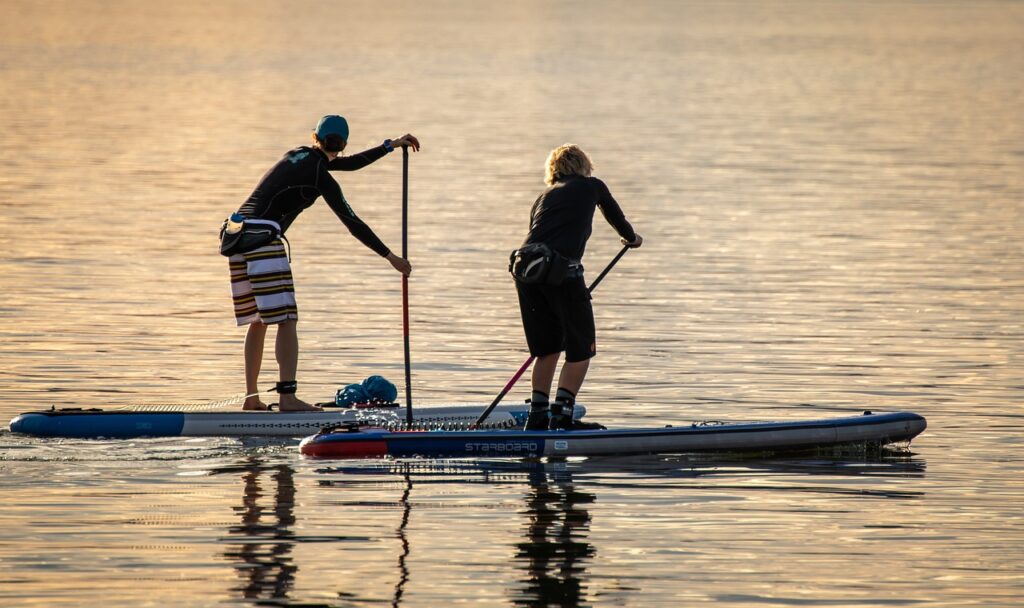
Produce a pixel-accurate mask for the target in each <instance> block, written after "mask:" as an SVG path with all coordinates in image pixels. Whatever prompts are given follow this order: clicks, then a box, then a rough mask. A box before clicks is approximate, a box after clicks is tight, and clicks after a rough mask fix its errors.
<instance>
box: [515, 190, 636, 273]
mask: <svg viewBox="0 0 1024 608" xmlns="http://www.w3.org/2000/svg"><path fill="white" fill-rule="evenodd" d="M598 207H600V208H601V211H602V213H603V214H604V216H605V219H607V220H608V223H610V224H611V225H612V226H613V227H614V228H615V229H616V230H617V231H618V232H619V233H620V234H626V235H631V234H632V233H633V229H632V227H631V226H630V225H629V222H627V221H626V217H625V215H624V214H623V213H622V209H621V208H620V207H619V204H618V203H617V202H616V201H615V198H614V197H612V194H611V192H610V191H609V190H608V186H606V185H605V183H604V182H603V181H601V180H600V179H598V178H596V177H590V176H583V175H568V176H565V177H559V179H558V181H556V182H555V183H553V184H552V185H551V186H550V187H548V189H547V190H545V191H544V192H543V193H542V194H541V195H540V196H539V197H538V198H537V201H536V202H535V203H534V205H533V208H532V209H531V210H530V232H529V234H527V236H526V240H525V241H524V243H523V244H524V245H525V244H529V243H546V244H547V245H548V246H549V247H551V248H552V249H554V250H555V251H557V252H558V253H560V254H562V255H563V256H565V257H567V258H569V259H572V260H575V261H579V260H581V259H582V258H583V253H584V251H585V250H586V247H587V239H589V238H590V234H591V232H592V229H593V223H594V210H595V209H597V208H598ZM630 240H632V239H630Z"/></svg>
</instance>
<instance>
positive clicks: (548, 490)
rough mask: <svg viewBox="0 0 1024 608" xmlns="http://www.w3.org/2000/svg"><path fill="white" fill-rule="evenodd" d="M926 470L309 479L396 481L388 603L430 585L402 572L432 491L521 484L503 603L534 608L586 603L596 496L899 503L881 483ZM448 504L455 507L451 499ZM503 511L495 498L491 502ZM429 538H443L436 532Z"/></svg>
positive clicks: (476, 470)
mask: <svg viewBox="0 0 1024 608" xmlns="http://www.w3.org/2000/svg"><path fill="white" fill-rule="evenodd" d="M925 469H926V466H925V463H924V461H923V460H920V459H918V458H915V457H912V456H911V455H909V454H905V453H902V454H892V453H882V454H875V455H871V456H868V457H865V456H863V455H862V456H861V457H859V458H857V457H849V456H845V457H839V456H837V455H835V454H817V455H814V456H807V455H804V456H794V457H790V458H785V459H773V460H765V459H739V458H713V457H693V456H662V457H653V456H638V457H628V458H623V457H615V458H592V459H587V460H580V461H527V460H524V461H497V460H496V461H462V460H450V461H443V460H436V461H399V462H394V461H373V462H353V463H346V464H343V465H341V466H334V467H328V468H320V469H317V470H316V473H317V474H319V475H320V476H321V477H320V479H318V482H317V483H318V485H319V486H320V487H323V488H330V487H337V488H343V489H344V490H345V493H346V496H348V500H349V501H354V503H353V502H350V503H349V504H361V503H363V502H364V500H363V499H362V498H358V499H355V498H354V497H355V495H356V494H357V493H358V494H359V495H362V494H363V493H364V492H366V491H371V488H372V489H379V488H380V485H379V484H380V483H381V482H382V481H387V480H388V479H392V480H395V479H397V480H400V481H401V488H402V489H401V497H400V498H399V499H398V500H397V502H396V503H390V504H393V505H397V506H399V507H400V508H401V511H400V513H401V515H400V517H395V521H394V526H395V528H394V529H395V530H396V532H395V536H394V537H395V538H397V539H398V540H399V542H400V549H399V550H398V554H397V556H396V557H395V558H394V561H392V563H397V572H396V573H395V575H394V577H388V578H389V579H390V580H392V581H394V590H393V594H392V599H391V603H392V606H395V607H397V606H400V605H402V602H403V598H405V597H406V595H407V591H408V589H407V587H408V586H409V585H410V584H412V585H414V587H415V588H417V589H420V590H422V589H423V588H424V587H423V586H424V585H426V587H427V588H429V587H430V585H431V581H426V580H423V578H422V576H420V577H417V576H416V571H415V567H414V566H411V564H413V563H415V562H414V558H415V557H416V556H417V553H419V554H420V557H423V556H429V555H436V554H437V552H438V551H439V549H438V547H437V546H436V543H434V542H430V541H425V540H424V537H423V536H422V535H420V536H416V535H413V538H411V539H410V536H409V535H408V534H407V528H408V526H409V523H410V519H412V518H413V517H415V515H416V513H415V511H416V510H417V505H419V507H420V508H422V509H423V510H424V511H423V513H424V514H425V515H426V514H427V513H428V511H429V510H430V509H433V508H435V506H436V501H437V500H438V496H439V495H442V496H444V497H445V499H444V500H445V501H451V496H453V495H455V494H456V492H455V487H456V486H458V485H467V484H468V485H480V486H485V487H483V488H481V489H480V490H479V491H471V492H470V493H469V494H470V495H472V496H473V497H483V496H495V495H501V494H504V495H506V496H507V495H508V490H509V488H510V487H512V488H514V487H516V486H525V491H523V492H522V493H521V494H520V500H522V508H516V512H517V513H519V514H520V516H521V517H522V522H521V524H520V526H519V530H520V531H521V532H520V533H521V538H520V539H519V540H518V541H517V542H515V543H514V544H512V545H511V548H512V549H511V553H510V555H509V558H510V560H511V562H510V563H511V567H512V568H513V569H514V570H515V572H516V576H515V577H514V582H512V583H511V584H510V585H509V588H508V589H507V590H506V592H505V595H506V596H507V597H508V598H509V599H508V601H509V603H510V604H511V605H514V606H531V607H533V606H580V605H587V604H588V603H589V601H590V599H591V598H590V597H588V595H590V594H592V593H593V591H592V590H591V589H590V588H589V587H588V583H590V582H591V581H590V574H589V570H588V569H589V568H590V567H591V565H592V564H593V563H594V560H595V559H596V558H597V556H598V549H599V548H598V546H597V545H596V544H595V543H594V542H592V541H591V540H590V538H589V536H590V530H591V524H592V511H593V510H594V506H595V505H596V504H597V503H598V502H599V500H600V496H602V495H608V496H619V497H621V496H622V495H623V492H626V493H627V494H628V495H631V496H633V495H637V494H638V493H639V494H644V493H650V492H654V493H656V494H659V495H661V496H663V497H665V496H675V497H677V498H679V499H680V500H689V499H691V498H692V497H694V496H698V495H699V494H700V493H701V492H703V491H707V490H712V491H714V492H716V493H721V492H723V491H728V490H730V489H736V490H737V491H742V492H744V493H750V492H755V493H757V492H767V493H776V494H779V495H789V494H791V493H793V492H806V493H810V494H830V495H835V496H856V497H858V498H861V497H862V498H864V499H865V500H878V499H882V500H886V499H896V500H906V499H916V498H919V497H921V496H922V495H923V493H922V492H918V491H906V490H900V489H897V488H886V487H884V479H885V478H890V477H892V478H906V477H923V476H924V474H925ZM836 477H845V478H851V481H852V478H857V477H861V478H865V483H834V482H832V483H830V482H829V479H832V480H834V479H835V478H836ZM711 478H713V479H711ZM868 478H870V479H868ZM731 480H735V482H734V483H733V482H732V481H731ZM819 480H820V482H819ZM709 481H710V482H711V483H709ZM374 491H375V490H374ZM391 491H392V492H394V491H395V490H394V489H392V490H391ZM451 504H454V508H458V507H459V503H451ZM504 506H506V505H505V504H504V502H502V503H499V504H498V505H492V507H498V508H503V507H504ZM479 507H480V505H479V503H478V502H476V500H475V499H473V498H467V500H466V502H465V504H463V505H462V508H463V509H464V510H465V511H466V512H472V511H474V510H475V509H478V508H479ZM421 531H422V530H421ZM432 533H441V534H443V529H438V530H433V531H432ZM417 538H419V540H420V542H419V543H417V542H416V539H417ZM428 538H429V536H428ZM497 547H499V548H500V545H499V546H497ZM450 559H453V560H457V559H458V557H457V556H454V555H453V556H450ZM421 575H422V573H421Z"/></svg>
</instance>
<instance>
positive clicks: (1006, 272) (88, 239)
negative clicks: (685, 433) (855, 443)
mask: <svg viewBox="0 0 1024 608" xmlns="http://www.w3.org/2000/svg"><path fill="white" fill-rule="evenodd" d="M1022 99H1024V6H1022V5H1020V4H1019V3H1015V2H988V1H979V2H970V3H966V2H965V3H957V2H929V3H924V2H910V1H877V2H853V1H848V2H847V1H820V2H819V1H815V2H811V1H807V2H801V1H792V2H770V1H766V2H752V1H751V2H746V1H730V2H687V1H678V2H676V1H667V0H666V1H664V2H653V1H652V2H648V1H641V2H633V3H629V4H628V6H627V5H626V4H624V3H618V2H603V1H596V2H582V1H580V2H576V1H573V2H563V3H547V2H535V1H524V2H508V3H482V2H472V1H469V0H453V1H447V2H406V1H403V2H373V1H366V2H336V3H326V4H325V3H317V2H255V3H254V2H242V1H218V2H194V1H191V0H188V1H184V2H164V3H157V2H143V1H128V0H124V1H114V2H109V1H102V2H101V1H91V0H82V1H67V2H58V1H50V0H47V1H42V2H32V1H12V0H3V1H2V2H0V143H2V145H0V166H2V167H3V168H2V170H0V227H2V233H3V235H4V240H5V243H6V247H5V253H4V254H2V255H0V287H2V292H3V298H2V302H0V319H2V320H3V321H4V322H3V324H2V325H0V388H2V395H0V419H3V420H6V419H9V418H10V417H12V416H13V415H15V414H16V413H18V412H22V411H28V410H33V409H39V408H43V407H49V406H50V405H52V404H58V405H60V404H67V405H75V406H87V407H89V406H123V405H130V404H135V403H167V402H171V403H174V402H185V401H215V400H220V399H223V398H224V397H226V396H230V395H234V394H237V393H239V392H240V391H241V390H242V388H243V386H242V384H241V381H240V380H241V356H240V352H239V351H240V346H241V339H242V334H241V333H240V331H241V330H238V329H236V328H235V327H234V325H233V322H232V319H231V309H230V300H229V298H228V287H227V276H226V275H227V269H226V263H225V260H224V259H223V258H221V257H220V256H219V255H217V253H216V249H215V248H216V232H217V228H218V225H219V222H220V221H221V220H222V219H223V217H224V216H225V214H227V213H229V212H231V211H232V210H234V209H235V208H237V206H238V205H239V204H240V202H241V201H243V200H244V199H245V197H246V196H247V195H248V194H249V192H250V190H251V188H252V187H253V186H254V185H255V183H256V181H257V180H258V179H259V177H260V175H262V173H263V172H264V171H265V170H266V169H267V168H268V167H269V166H270V165H271V164H272V163H273V162H275V160H276V159H277V158H278V157H279V156H280V155H281V154H282V153H283V152H284V151H285V150H287V149H288V148H290V147H292V146H295V145H299V144H302V143H305V142H306V141H307V137H308V132H309V130H310V129H311V128H312V126H313V125H314V124H315V122H316V120H317V118H318V117H319V116H320V115H322V114H325V113H342V114H345V115H346V116H347V117H348V118H349V120H350V123H351V125H352V135H351V148H352V149H353V150H358V149H360V148H361V147H369V146H373V145H376V144H378V143H379V142H380V141H381V140H382V139H384V138H385V137H396V136H398V135H401V134H402V133H405V132H412V133H415V134H416V135H417V136H418V137H419V138H420V139H421V140H422V142H423V146H424V147H423V150H422V152H420V153H418V154H415V155H413V157H412V159H411V172H410V204H411V211H410V235H409V243H410V257H411V258H412V261H413V263H414V265H415V272H414V274H413V277H412V280H411V282H410V285H411V296H410V297H411V304H412V311H411V313H412V329H411V333H412V360H413V370H414V371H413V390H414V396H415V400H416V402H417V403H419V404H430V403H441V402H446V401H472V402H476V403H486V402H488V401H490V399H491V398H492V397H493V395H494V394H495V393H496V392H497V390H498V389H500V388H501V386H502V385H504V383H505V382H506V381H507V379H508V378H509V376H510V375H511V374H512V372H514V371H515V369H516V368H517V366H518V365H519V364H520V363H521V361H522V360H523V359H524V358H525V351H524V344H523V338H522V330H521V328H520V325H519V319H518V310H517V308H516V303H515V294H514V290H513V288H512V285H511V284H510V281H509V279H508V276H507V273H506V272H505V268H504V267H505V260H506V256H507V252H508V251H509V250H510V249H512V248H513V247H514V246H515V245H517V244H518V243H519V241H520V240H521V239H522V237H523V235H524V232H525V227H526V220H527V215H528V210H529V207H530V204H531V203H532V202H533V200H534V198H535V197H536V195H537V193H538V192H539V191H540V189H541V188H542V183H541V179H542V163H543V160H544V157H545V156H546V154H547V152H548V151H549V150H550V149H551V148H552V147H554V146H556V145H558V144H561V143H563V142H566V141H573V142H576V143H579V144H580V145H582V146H583V147H584V148H585V149H587V150H588V151H589V152H590V154H591V155H592V157H593V159H594V161H595V163H596V165H597V170H596V174H597V175H599V176H600V177H602V178H603V179H604V180H605V181H606V182H607V183H608V184H609V185H610V187H611V189H612V191H613V192H614V193H615V195H616V197H617V198H618V200H619V201H620V203H621V204H622V206H623V207H624V209H625V211H626V213H627V215H628V217H629V218H630V219H631V220H632V221H633V223H634V225H635V226H636V228H637V230H638V231H639V232H640V233H641V234H643V235H644V236H645V238H646V239H647V240H646V242H645V245H644V247H643V248H641V249H640V250H637V251H634V252H630V253H629V254H628V255H627V256H626V257H625V258H624V259H623V260H622V261H621V262H620V263H619V265H618V266H616V268H615V270H614V271H613V273H612V274H610V275H609V276H608V278H607V279H605V281H604V282H603V283H602V284H601V287H600V288H599V290H598V291H597V292H595V309H596V311H597V317H598V327H599V351H600V354H599V356H598V357H597V358H596V359H595V360H594V364H593V366H592V368H591V375H590V377H589V379H588V382H587V385H586V386H585V387H584V391H583V394H582V395H581V399H582V400H583V401H584V402H586V403H587V404H588V407H589V410H590V414H589V415H590V416H591V417H592V418H596V419H599V420H601V421H603V422H605V423H606V424H610V425H619V426H621V425H625V424H631V425H633V424H635V425H661V424H672V423H680V422H685V421H690V420H706V419H716V420H754V419H798V418H811V417H819V416H830V415H835V414H847V413H857V412H859V411H861V410H863V409H872V410H876V411H886V410H911V411H915V412H918V413H920V414H922V415H924V416H926V417H927V418H928V420H929V424H930V426H929V429H928V431H927V432H926V433H925V434H924V435H923V436H922V437H920V438H919V439H918V440H916V441H915V442H914V444H913V455H912V456H905V457H900V458H882V459H878V458H865V457H863V456H861V455H856V454H826V455H820V456H819V457H816V458H800V459H777V458H776V459H756V460H742V461H736V460H728V459H725V460H723V459H719V460H711V461H707V460H698V461H695V460H693V459H688V458H682V457H664V458H632V459H600V460H587V461H582V462H571V463H547V464H542V465H536V466H534V465H530V464H522V463H520V464H509V463H504V464H502V463H486V462H484V463H476V462H473V463H469V462H461V463H452V462H447V463H436V462H423V463H393V462H368V463H326V464H325V463H321V462H312V461H308V460H304V459H302V458H301V457H299V456H298V454H297V451H296V450H295V448H294V445H293V444H281V443H280V442H278V443H273V442H252V441H249V442H238V441H235V440H222V439H216V440H212V439H211V440H181V439H159V440H156V439H154V440H138V441H116V442H114V441H109V442H99V441H44V440H38V439H31V438H25V437H19V436H13V435H11V434H10V433H7V432H3V433H2V434H0V489H2V491H3V499H2V500H0V565H2V566H3V568H2V570H3V572H2V574H0V602H2V603H3V604H4V605H38V606H54V605H83V604H92V605H123V606H140V605H156V604H161V605H163V604H166V603H168V602H177V603H181V604H182V605H215V604H224V603H231V602H253V603H256V602H259V601H265V602H275V603H278V604H288V603H303V604H304V605H309V604H323V605H336V606H352V605H362V604H366V603H371V602H377V603H384V604H388V603H391V604H392V605H407V606H439V605H447V604H451V603H454V602H465V603H473V604H477V605H485V606H492V605H531V606H533V605H560V606H571V605H594V606H598V605H609V606H679V605H699V604H716V605H728V606H747V605H749V606H766V605H768V606H773V605H781V606H793V605H800V606H879V605H920V606H966V605H978V606H1013V605H1019V604H1018V602H1019V600H1018V599H1017V598H1018V596H1019V595H1020V593H1021V590H1022V589H1021V587H1022V580H1024V578H1022V574H1024V572H1022V568H1021V565H1020V564H1021V561H1022V560H1021V558H1022V557H1024V555H1022V550H1021V547H1022V542H1024V533H1022V532H1021V525H1022V514H1024V510H1022V508H1021V506H1020V505H1021V504H1024V489H1022V485H1021V481H1020V479H1021V473H1022V469H1024V466H1022V463H1024V460H1022V458H1021V456H1020V449H1021V444H1022V441H1021V419H1022V414H1024V410H1022V408H1021V401H1022V395H1024V364H1022V361H1024V330H1022V314H1021V313H1022V312H1024V271H1022V268H1024V251H1022V245H1021V241H1022V239H1021V235H1022V234H1024V143H1022V142H1024V125H1022V121H1021V118H1020V116H1021V100H1022ZM338 178H339V180H340V181H341V183H342V186H343V188H344V190H345V193H346V195H347V197H348V198H349V200H350V202H351V203H352V205H353V207H354V208H355V209H356V211H357V212H358V213H359V214H360V215H361V216H362V217H363V218H364V219H366V220H367V222H368V223H369V224H370V225H371V226H373V227H374V228H375V229H376V230H377V232H378V234H380V235H381V236H382V238H383V239H384V240H385V242H387V243H388V244H389V245H391V246H392V247H394V248H396V249H397V248H398V247H399V246H400V230H401V224H400V218H401V198H400V197H401V162H400V157H399V156H398V155H392V156H389V157H387V158H385V159H383V160H381V161H379V162H378V163H376V164H375V165H373V166H371V167H369V168H367V169H364V170H363V171H360V172H358V173H351V174H340V175H339V176H338ZM289 236H290V238H291V242H292V244H293V255H294V266H295V273H296V280H297V283H298V299H299V307H300V311H301V313H300V314H301V318H302V320H301V323H300V339H301V343H302V349H303V353H302V362H301V370H300V378H299V379H300V382H301V383H302V386H303V393H302V394H303V396H305V397H306V398H308V399H317V400H323V399H327V398H329V397H330V395H332V394H333V390H334V389H337V388H339V387H341V386H344V385H345V384H348V383H350V382H356V381H359V380H361V379H362V378H364V377H366V376H368V375H371V374H382V375H385V376H387V377H389V378H391V379H392V380H393V381H395V382H396V383H399V384H401V379H402V373H403V372H402V367H403V362H402V334H401V308H400V307H401V304H400V302H401V297H400V285H401V283H400V281H399V280H398V278H397V274H396V273H394V271H392V270H391V269H390V268H389V267H388V265H387V264H386V263H385V262H383V261H381V260H379V259H378V258H376V257H375V256H374V255H373V254H372V253H371V252H369V251H368V250H367V249H365V248H364V247H362V246H361V245H360V244H359V243H358V242H356V241H355V240H354V239H352V238H351V237H350V236H348V234H347V233H346V232H345V230H344V229H343V227H342V226H341V225H340V224H339V223H338V222H337V220H336V219H335V218H334V216H333V215H332V214H331V213H330V211H329V210H328V209H327V208H326V206H324V205H323V204H322V203H318V204H317V205H316V206H314V208H312V209H311V210H309V211H307V212H306V213H305V214H303V216H302V217H301V218H300V219H299V221H298V222H297V223H296V225H295V226H294V227H293V229H292V230H291V231H290V233H289ZM617 249H618V242H617V239H616V238H615V236H614V233H613V231H612V230H611V229H610V228H609V227H607V226H606V225H605V224H603V222H602V221H601V219H600V217H598V219H597V220H596V221H595V230H594V236H593V238H592V239H591V242H590V246H589V248H588V255H587V258H586V259H585V260H584V262H585V264H586V265H587V267H588V269H589V272H588V274H589V276H590V277H593V276H595V275H596V272H597V270H598V269H600V268H601V267H603V266H604V264H605V263H606V262H607V261H608V260H610V259H611V257H612V256H613V255H614V254H615V252H616V251H617ZM269 352H270V351H269V350H268V360H267V364H266V371H265V379H264V382H263V384H264V385H265V386H268V385H270V384H271V383H272V382H273V380H274V378H273V375H272V372H273V360H272V358H271V357H270V356H269ZM525 396H526V394H525V383H524V384H523V385H521V386H520V387H518V388H517V390H516V391H514V392H513V393H512V395H510V397H509V399H522V398H523V397H525Z"/></svg>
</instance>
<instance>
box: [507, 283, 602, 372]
mask: <svg viewBox="0 0 1024 608" xmlns="http://www.w3.org/2000/svg"><path fill="white" fill-rule="evenodd" d="M516 291H518V292H519V311H520V313H522V315H523V329H524V330H525V331H526V343H527V345H529V347H530V354H531V355H533V356H534V357H543V356H544V355H550V354H553V353H558V352H562V351H565V360H566V361H569V362H574V361H586V360H587V359H589V358H591V357H593V356H594V355H595V354H597V339H596V331H595V330H594V309H593V307H592V306H591V305H590V292H588V291H587V284H586V282H585V281H584V280H583V277H582V276H580V277H575V278H571V279H567V280H566V281H565V283H562V284H561V285H523V284H522V283H516Z"/></svg>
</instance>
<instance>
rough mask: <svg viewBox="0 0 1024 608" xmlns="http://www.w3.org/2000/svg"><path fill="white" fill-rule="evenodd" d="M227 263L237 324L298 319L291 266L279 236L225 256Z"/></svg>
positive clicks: (272, 323)
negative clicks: (229, 270) (256, 247)
mask: <svg viewBox="0 0 1024 608" xmlns="http://www.w3.org/2000/svg"><path fill="white" fill-rule="evenodd" d="M228 265H229V267H230V268H231V296H232V299H233V300H234V303H235V321H236V322H237V323H238V325H239V326H241V325H249V324H251V323H265V324H267V325H274V324H276V323H283V322H285V321H297V320H298V319H299V309H298V307H297V306H296V305H295V284H294V283H293V282H292V267H291V264H290V263H289V262H288V254H287V253H286V252H285V249H284V243H282V242H281V240H280V239H278V240H276V241H274V242H272V243H270V244H269V245H266V246H264V247H260V248H259V249H255V250H253V251H250V252H249V253H239V254H235V255H233V256H231V257H229V258H228Z"/></svg>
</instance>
